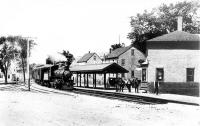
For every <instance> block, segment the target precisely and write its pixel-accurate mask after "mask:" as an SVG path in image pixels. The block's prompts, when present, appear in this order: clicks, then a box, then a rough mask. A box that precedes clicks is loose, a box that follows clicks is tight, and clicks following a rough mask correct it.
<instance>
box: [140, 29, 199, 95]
mask: <svg viewBox="0 0 200 126" xmlns="http://www.w3.org/2000/svg"><path fill="white" fill-rule="evenodd" d="M146 46H147V51H146V52H147V60H148V66H147V67H143V69H142V71H143V72H142V73H143V75H142V81H143V82H149V83H152V82H154V81H156V80H157V81H160V82H161V85H160V86H161V87H160V88H161V91H163V92H171V93H178V94H188V95H199V82H200V78H199V77H200V38H199V35H196V34H190V33H187V32H184V31H181V29H179V30H178V31H175V32H171V33H169V34H165V35H163V36H159V37H156V38H153V39H151V40H148V41H147V42H146Z"/></svg>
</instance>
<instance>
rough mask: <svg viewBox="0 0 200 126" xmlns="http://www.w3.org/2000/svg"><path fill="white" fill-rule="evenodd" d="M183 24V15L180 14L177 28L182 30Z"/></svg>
mask: <svg viewBox="0 0 200 126" xmlns="http://www.w3.org/2000/svg"><path fill="white" fill-rule="evenodd" d="M182 25H183V17H182V16H178V22H177V30H178V31H182Z"/></svg>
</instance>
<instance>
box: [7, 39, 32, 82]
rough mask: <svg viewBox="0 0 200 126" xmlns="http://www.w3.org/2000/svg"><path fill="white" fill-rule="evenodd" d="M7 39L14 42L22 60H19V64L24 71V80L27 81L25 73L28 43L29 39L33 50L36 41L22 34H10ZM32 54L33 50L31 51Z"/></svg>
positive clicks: (30, 47)
mask: <svg viewBox="0 0 200 126" xmlns="http://www.w3.org/2000/svg"><path fill="white" fill-rule="evenodd" d="M7 40H9V41H10V42H12V43H14V45H15V50H17V53H18V54H19V58H20V59H21V60H19V61H18V66H19V68H21V70H22V71H23V77H24V82H25V81H26V78H25V73H26V66H27V43H28V41H29V49H30V50H31V49H32V48H33V47H34V45H36V43H34V41H33V40H32V39H28V38H25V37H22V36H8V37H7ZM29 53H30V54H31V51H30V52H29Z"/></svg>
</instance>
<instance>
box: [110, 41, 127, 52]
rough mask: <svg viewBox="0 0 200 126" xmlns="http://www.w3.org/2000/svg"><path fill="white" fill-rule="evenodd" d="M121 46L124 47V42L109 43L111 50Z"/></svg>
mask: <svg viewBox="0 0 200 126" xmlns="http://www.w3.org/2000/svg"><path fill="white" fill-rule="evenodd" d="M121 47H124V43H122V44H121V43H118V44H113V45H111V50H112V51H114V50H115V49H117V48H121Z"/></svg>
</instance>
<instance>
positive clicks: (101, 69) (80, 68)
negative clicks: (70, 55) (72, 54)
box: [70, 63, 128, 74]
mask: <svg viewBox="0 0 200 126" xmlns="http://www.w3.org/2000/svg"><path fill="white" fill-rule="evenodd" d="M70 71H71V72H74V73H100V74H101V73H128V70H126V69H125V68H123V67H121V66H120V65H118V64H117V63H102V64H89V65H77V66H72V67H70Z"/></svg>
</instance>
